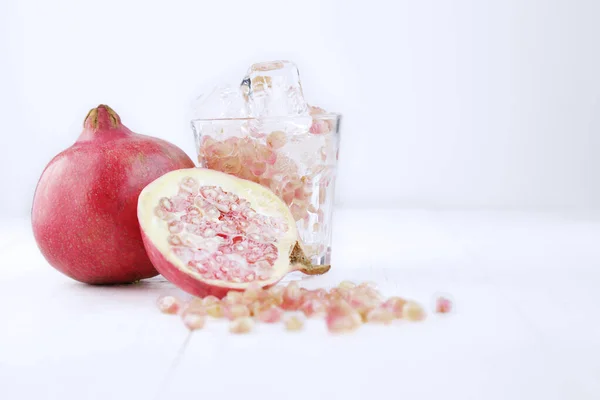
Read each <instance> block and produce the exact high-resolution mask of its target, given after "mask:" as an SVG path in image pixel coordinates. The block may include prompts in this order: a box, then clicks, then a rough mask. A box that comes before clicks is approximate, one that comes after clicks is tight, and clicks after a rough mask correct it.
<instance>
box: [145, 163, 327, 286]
mask: <svg viewBox="0 0 600 400" xmlns="http://www.w3.org/2000/svg"><path fill="white" fill-rule="evenodd" d="M138 220H139V223H140V227H141V231H142V238H143V241H144V246H145V247H146V251H147V252H148V255H149V257H150V260H151V261H152V263H153V264H154V266H155V267H156V269H157V270H158V271H159V272H160V273H161V274H162V275H163V276H164V277H165V278H167V279H168V280H169V281H171V282H172V283H174V284H175V285H177V286H179V287H180V288H181V289H183V290H185V291H187V292H189V293H191V294H194V295H196V296H206V295H209V294H212V295H215V296H217V297H222V296H224V295H225V294H226V293H227V292H228V291H229V290H245V289H246V288H247V287H248V285H249V284H250V283H252V282H257V283H258V284H259V285H260V286H261V287H268V286H272V285H273V284H275V283H277V282H278V281H279V280H280V279H281V278H283V276H285V275H286V274H287V273H289V272H291V271H294V270H300V271H302V272H304V273H307V274H322V273H325V272H327V271H328V270H329V266H313V265H312V264H311V263H310V261H309V260H308V259H307V258H306V257H305V256H304V253H303V252H302V249H301V246H300V244H299V243H298V233H297V230H296V224H295V220H294V218H293V216H292V214H291V213H290V211H289V209H288V208H287V206H286V205H285V203H284V202H283V201H282V200H280V199H279V197H277V196H276V195H275V194H274V193H273V192H271V191H270V190H269V189H267V188H265V187H263V186H261V185H259V184H257V183H254V182H251V181H248V180H244V179H240V178H237V177H234V176H231V175H228V174H225V173H222V172H218V171H213V170H209V169H202V168H190V169H181V170H177V171H172V172H169V173H167V174H165V175H163V176H162V177H160V178H158V179H156V180H155V181H154V182H152V183H150V184H149V185H148V186H146V187H145V188H144V190H143V191H142V192H141V194H140V196H139V199H138Z"/></svg>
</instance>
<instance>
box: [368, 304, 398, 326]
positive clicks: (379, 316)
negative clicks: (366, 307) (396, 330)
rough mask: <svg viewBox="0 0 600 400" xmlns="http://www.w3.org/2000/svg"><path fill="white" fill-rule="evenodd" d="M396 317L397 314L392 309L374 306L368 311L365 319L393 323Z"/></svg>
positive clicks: (380, 322)
mask: <svg viewBox="0 0 600 400" xmlns="http://www.w3.org/2000/svg"><path fill="white" fill-rule="evenodd" d="M394 318H395V316H394V314H393V313H392V312H391V311H389V310H387V309H385V308H374V309H372V310H371V311H369V312H368V313H367V315H366V318H365V320H366V321H367V322H374V323H379V324H391V323H392V321H393V320H394Z"/></svg>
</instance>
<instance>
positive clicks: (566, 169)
mask: <svg viewBox="0 0 600 400" xmlns="http://www.w3.org/2000/svg"><path fill="white" fill-rule="evenodd" d="M599 21H600V1H598V0H571V1H568V0H545V1H542V0H503V1H494V0H487V1H486V0H454V1H452V0H439V1H432V0H412V1H405V0H397V1H393V0H385V1H384V0H368V1H360V2H359V1H350V0H347V1H343V0H338V1H333V0H330V1H327V0H321V1H318V0H304V1H293V2H292V1H283V0H273V1H267V0H252V1H241V0H238V1H225V0H221V1H218V0H212V1H201V0H170V1H166V0H165V1H151V0H146V1H144V0H103V1H93V2H92V1H87V0H78V1H77V0H53V1H47V0H0V135H1V139H2V140H1V141H0V145H1V148H2V154H1V155H0V188H1V189H0V315H1V316H2V322H0V326H1V328H0V399H2V400H5V399H6V400H15V399H17V400H20V399H49V400H51V399H61V400H71V399H73V400H75V399H76V400H82V399H85V400H95V399H99V400H100V399H101V400H106V399H138V398H144V399H152V400H155V399H156V400H162V399H165V400H177V399H184V398H190V397H194V398H200V399H202V398H211V399H212V398H217V397H218V398H222V399H227V398H235V399H239V398H250V399H251V398H261V399H267V398H280V399H281V398H285V399H307V398H310V399H314V400H319V399H328V400H330V399H337V398H340V399H350V400H354V399H357V400H359V399H360V400H363V399H365V398H367V397H373V398H375V399H404V398H405V399H411V400H421V399H423V400H429V399H446V400H455V399H456V400H466V399H486V400H496V399H498V400H506V399H511V400H531V399H546V400H597V399H599V398H600V382H599V381H598V377H599V376H600V324H599V323H598V319H597V318H594V316H595V315H597V314H598V304H600V291H598V288H599V287H600V270H599V269H598V266H599V265H600V246H598V243H600V210H598V209H597V207H598V206H600V157H598V148H599V146H600V139H599V135H598V132H599V131H600V23H599ZM271 59H290V60H293V61H295V62H296V63H297V64H298V66H299V68H300V71H301V76H302V78H303V86H304V89H305V93H306V95H307V98H308V100H309V101H310V102H312V103H314V104H318V105H321V106H323V107H325V108H327V109H329V110H332V111H337V112H341V113H343V114H344V118H343V123H342V150H341V152H340V155H341V158H340V163H341V165H340V174H339V185H338V193H337V195H338V203H340V204H341V205H343V206H344V207H339V209H338V210H337V211H336V213H335V214H334V223H333V231H334V234H333V246H332V247H333V255H332V265H333V267H332V270H331V271H330V272H329V273H328V274H326V275H323V276H316V277H310V278H307V279H302V280H301V281H300V284H301V285H303V286H305V287H312V288H315V287H326V288H328V287H331V286H333V285H336V284H337V283H338V282H340V281H341V280H345V279H350V280H354V281H356V282H360V281H365V280H369V281H374V282H376V283H377V284H378V285H379V288H380V290H381V291H382V292H383V293H384V294H385V295H386V296H390V295H399V296H403V297H407V298H411V299H415V300H416V301H418V302H420V303H421V304H423V305H424V306H426V307H428V310H431V308H430V306H431V303H432V301H433V299H434V297H435V294H436V293H440V292H443V293H449V295H450V296H451V297H452V299H453V300H454V306H455V308H454V312H453V313H452V314H451V315H449V316H447V318H446V317H440V316H436V315H432V314H431V313H430V314H429V315H428V318H427V320H426V321H424V322H422V323H421V324H410V323H408V322H406V321H396V322H397V323H396V322H395V323H394V325H392V326H387V327H382V326H373V325H370V324H367V325H366V326H364V327H361V328H360V329H359V330H358V331H357V332H355V333H354V334H351V335H348V336H343V337H337V336H334V335H330V334H328V333H327V331H326V329H325V325H324V323H323V321H312V320H311V321H308V322H307V324H306V329H305V330H304V331H303V332H302V333H300V334H298V335H292V334H287V333H285V332H284V331H283V328H282V327H281V326H280V325H275V326H265V325H260V326H258V327H257V329H256V330H255V331H254V332H252V333H251V334H249V335H243V336H234V335H229V334H228V333H227V325H226V322H224V321H212V320H211V321H209V322H207V327H206V328H205V329H203V330H201V331H197V332H193V333H190V332H188V331H187V330H186V329H185V327H183V325H182V324H181V321H180V319H179V318H178V317H175V316H165V315H162V314H160V313H159V312H158V311H157V310H156V308H155V301H156V298H157V297H158V296H159V295H161V294H165V293H172V294H175V295H177V296H183V295H184V294H183V293H182V292H181V291H180V290H179V289H177V288H176V287H175V286H174V285H173V284H172V283H170V282H168V281H166V280H165V279H164V278H162V277H160V276H158V277H156V278H153V279H150V280H146V281H143V282H141V283H139V284H136V285H125V286H114V287H93V286H87V285H83V284H79V283H77V282H74V281H73V280H71V279H69V278H67V277H65V276H64V275H62V274H60V273H59V272H58V271H56V270H55V269H53V268H51V267H50V266H49V265H48V263H47V262H46V261H45V260H44V258H43V257H42V255H41V254H40V252H39V251H38V250H37V248H36V245H35V241H34V238H33V235H32V231H31V226H30V223H29V221H28V220H27V217H28V215H29V209H30V207H31V200H32V197H33V191H34V187H35V183H36V181H37V179H38V178H39V176H40V174H41V172H42V169H43V168H44V166H45V165H46V164H47V162H48V161H49V160H50V159H51V158H52V157H53V156H54V155H55V154H56V153H58V152H59V151H61V150H62V149H64V148H66V147H68V146H70V145H71V144H72V143H73V142H74V140H75V139H76V138H77V136H78V135H79V132H80V130H81V124H82V120H83V118H84V116H85V115H86V113H87V111H88V110H89V109H90V108H92V107H95V106H97V105H98V104H100V103H106V104H109V105H111V106H112V107H113V108H114V109H115V110H117V112H118V113H119V114H120V115H121V117H122V120H123V121H124V123H125V124H126V125H127V126H129V127H130V128H131V129H133V130H134V131H138V132H140V133H146V134H150V135H155V136H159V137H162V138H165V139H168V140H170V141H172V142H173V143H175V144H177V145H179V146H180V147H182V148H183V149H184V150H185V151H186V152H187V153H188V154H190V156H194V155H195V149H194V147H193V139H192V132H191V130H190V128H189V124H188V121H187V111H188V105H189V102H190V100H191V99H192V98H193V97H194V95H195V94H196V93H197V91H198V88H199V87H200V86H201V85H203V84H206V83H210V82H213V80H215V79H217V78H219V77H220V76H240V75H243V73H244V72H245V70H246V68H247V66H248V65H249V64H251V63H253V62H256V61H262V60H271ZM401 207H406V208H409V209H407V210H402V209H399V208H401ZM592 207H596V209H595V210H590V209H589V208H592ZM357 208H362V209H361V210H357ZM382 208H384V209H382ZM425 208H427V209H425ZM441 208H452V210H442V209H441ZM491 208H496V209H498V208H501V209H502V210H490V209H491ZM3 217H17V218H13V219H11V218H6V219H5V218H3ZM300 278H301V277H299V276H297V275H293V274H292V275H288V277H286V280H287V279H289V280H292V279H294V280H295V279H300ZM232 382H233V384H232ZM236 383H237V385H236ZM190 395H191V396H190ZM367 395H368V396H367Z"/></svg>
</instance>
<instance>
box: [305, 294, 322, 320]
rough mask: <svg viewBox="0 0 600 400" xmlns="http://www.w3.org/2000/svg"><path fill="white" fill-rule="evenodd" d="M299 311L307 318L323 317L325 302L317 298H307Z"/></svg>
mask: <svg viewBox="0 0 600 400" xmlns="http://www.w3.org/2000/svg"><path fill="white" fill-rule="evenodd" d="M300 311H302V313H304V315H305V316H306V317H308V318H313V317H323V316H325V315H326V314H327V304H326V303H325V302H324V301H323V300H321V299H318V298H312V299H308V300H305V301H304V303H302V305H301V306H300Z"/></svg>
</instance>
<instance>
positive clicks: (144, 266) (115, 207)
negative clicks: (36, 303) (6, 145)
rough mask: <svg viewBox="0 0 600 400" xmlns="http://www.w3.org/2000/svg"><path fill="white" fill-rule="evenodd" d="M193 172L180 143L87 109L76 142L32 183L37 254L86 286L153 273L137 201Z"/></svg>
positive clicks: (105, 110)
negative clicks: (159, 184) (182, 172)
mask: <svg viewBox="0 0 600 400" xmlns="http://www.w3.org/2000/svg"><path fill="white" fill-rule="evenodd" d="M192 167H194V163H193V161H192V160H191V159H190V158H189V157H188V156H187V155H186V154H185V153H184V152H183V151H182V150H181V149H179V148H178V147H177V146H175V145H173V144H171V143H168V142H166V141H164V140H161V139H157V138H154V137H150V136H145V135H140V134H137V133H134V132H132V131H130V130H129V129H128V128H126V127H125V126H124V125H122V124H121V119H120V118H119V116H118V115H117V113H116V112H114V111H113V110H112V109H111V108H110V107H108V106H106V105H99V106H98V107H96V108H94V109H92V110H90V112H89V113H88V115H87V116H86V118H85V121H84V124H83V131H82V132H81V134H80V136H79V138H78V139H77V141H76V142H75V144H74V145H73V146H71V147H69V148H68V149H66V150H64V151H63V152H61V153H60V154H58V155H57V156H56V157H54V158H53V159H52V161H50V163H49V164H48V165H47V166H46V168H45V169H44V172H43V173H42V176H41V178H40V180H39V182H38V184H37V188H36V190H35V195H34V199H33V208H32V214H31V222H32V227H33V233H34V237H35V240H36V242H37V244H38V246H39V248H40V250H41V252H42V254H43V255H44V257H45V258H46V260H47V261H48V262H49V263H50V265H52V266H53V267H54V268H56V269H57V270H59V271H60V272H62V273H64V274H65V275H67V276H69V277H71V278H73V279H75V280H77V281H80V282H85V283H89V284H117V283H129V282H134V281H136V280H139V279H144V278H150V277H153V276H155V275H158V272H157V271H156V269H155V268H154V267H153V265H152V263H151V262H150V259H149V258H148V255H147V254H146V252H145V250H144V244H143V242H142V237H141V233H140V229H139V224H138V220H137V211H136V209H137V201H138V196H139V194H140V192H141V191H142V189H143V188H144V187H145V186H146V185H148V184H149V183H150V182H152V181H153V180H155V179H156V178H158V177H160V176H162V175H163V174H165V173H167V172H169V171H172V170H176V169H180V168H192Z"/></svg>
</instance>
